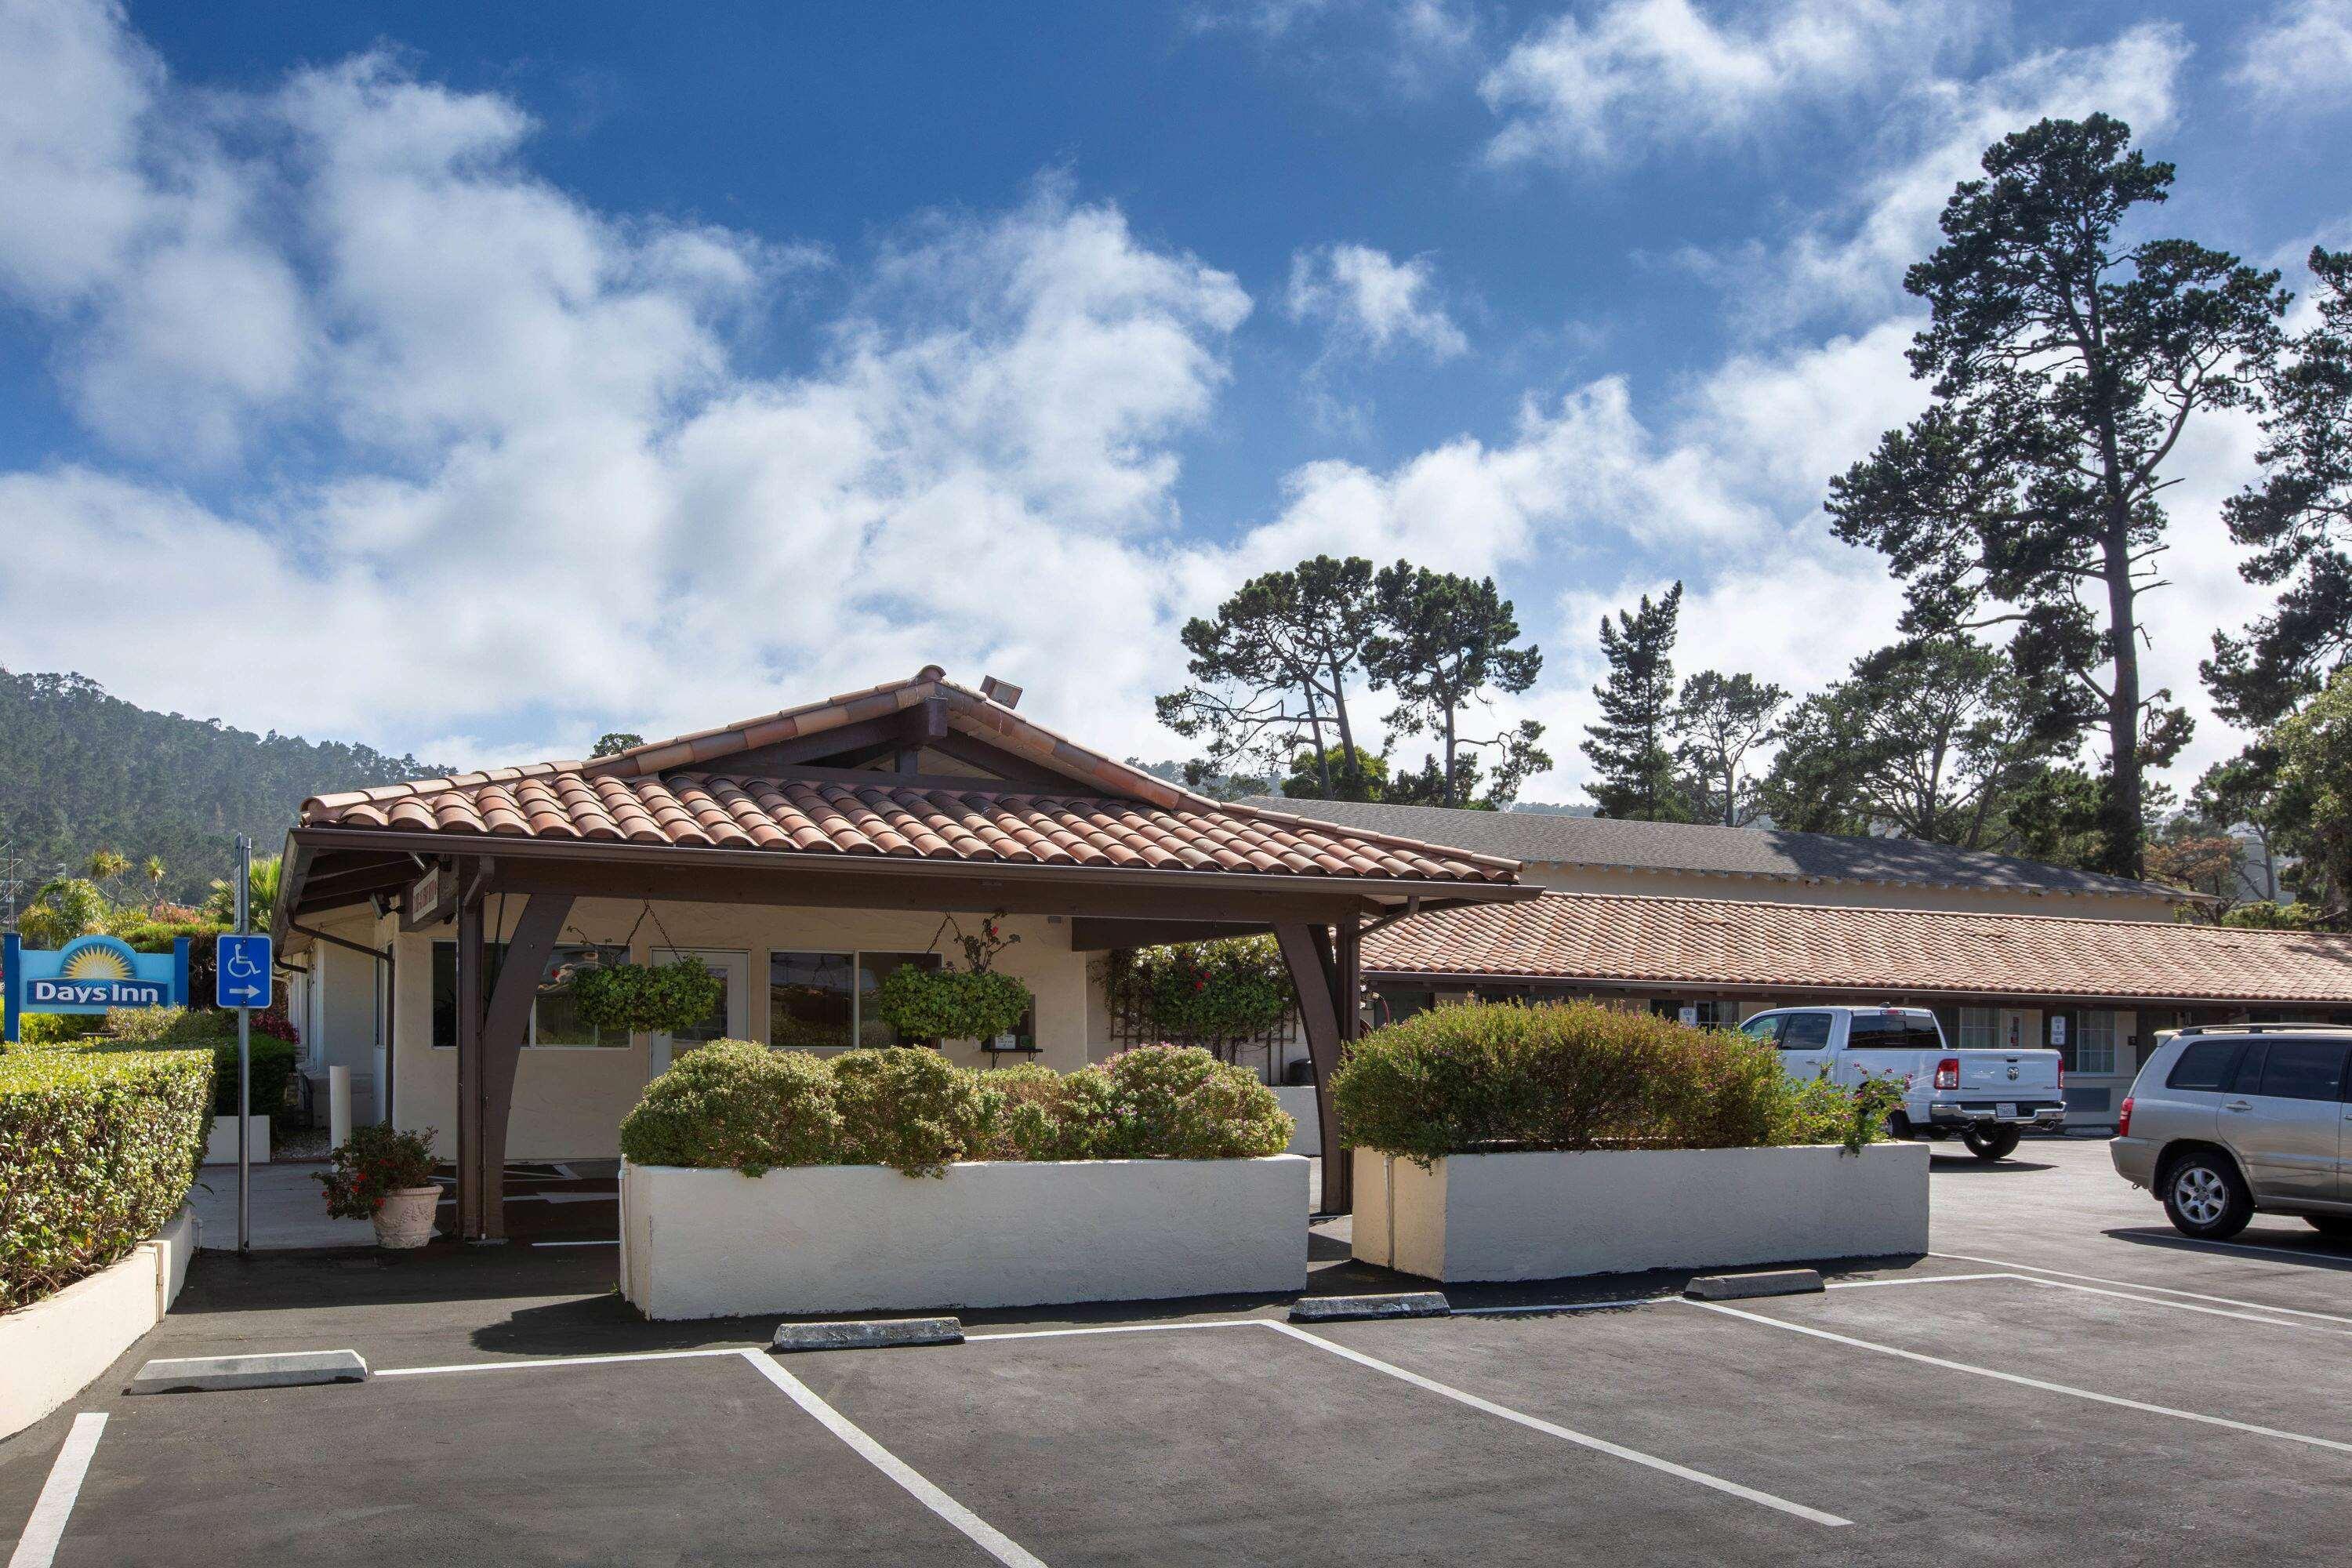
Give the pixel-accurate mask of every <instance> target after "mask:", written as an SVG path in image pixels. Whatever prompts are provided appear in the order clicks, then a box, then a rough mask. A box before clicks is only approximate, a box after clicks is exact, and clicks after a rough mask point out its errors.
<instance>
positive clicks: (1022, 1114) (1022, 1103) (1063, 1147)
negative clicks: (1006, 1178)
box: [988, 1064, 1118, 1160]
mask: <svg viewBox="0 0 2352 1568" xmlns="http://www.w3.org/2000/svg"><path fill="white" fill-rule="evenodd" d="M988 1085H989V1087H990V1088H991V1089H994V1090H996V1091H997V1092H998V1093H999V1094H1001V1095H1003V1097H1004V1109H1003V1113H1002V1114H1001V1115H1000V1116H999V1118H998V1120H997V1126H996V1135H995V1137H994V1139H993V1140H992V1142H991V1143H990V1146H989V1158H991V1159H993V1160H1099V1159H1103V1158H1105V1157H1106V1156H1105V1154H1104V1150H1105V1149H1107V1148H1108V1147H1109V1145H1110V1142H1111V1140H1112V1132H1113V1130H1114V1129H1115V1128H1116V1127H1117V1125H1118V1110H1117V1099H1118V1091H1117V1089H1114V1088H1113V1087H1112V1084H1111V1080H1110V1077H1109V1075H1108V1074H1107V1073H1105V1072H1103V1071H1102V1070H1101V1069H1100V1068H1081V1069H1080V1070H1078V1071H1076V1072H1071V1073H1060V1072H1055V1070H1054V1069H1053V1068H1047V1067H1039V1066H1036V1065H1034V1064H1024V1065H1022V1066H1019V1067H1009V1068H998V1069H996V1070H995V1071H994V1072H992V1073H990V1074H988Z"/></svg>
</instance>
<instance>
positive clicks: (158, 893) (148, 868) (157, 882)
mask: <svg viewBox="0 0 2352 1568" xmlns="http://www.w3.org/2000/svg"><path fill="white" fill-rule="evenodd" d="M139 869H140V872H141V874H142V875H143V876H144V877H145V878H146V879H147V907H148V908H150V909H152V908H154V907H155V906H156V905H157V904H160V903H162V902H163V857H162V856H161V855H150V856H148V857H147V860H146V864H144V865H142V866H141V867H140V868H139Z"/></svg>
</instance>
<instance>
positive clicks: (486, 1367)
mask: <svg viewBox="0 0 2352 1568" xmlns="http://www.w3.org/2000/svg"><path fill="white" fill-rule="evenodd" d="M748 1353H750V1352H747V1351H746V1350H744V1348H743V1347H742V1346H741V1345H728V1346H726V1347H724V1348H723V1349H722V1348H718V1347H713V1348H711V1349H709V1350H691V1351H626V1352H621V1353H618V1354H615V1355H551V1356H534V1357H531V1358H530V1359H529V1360H524V1361H462V1362H457V1363H452V1364H451V1365H448V1366H384V1367H378V1368H376V1369H375V1371H374V1373H373V1374H372V1375H373V1376H376V1377H431V1376H435V1375H437V1374H439V1373H446V1372H530V1371H533V1370H535V1369H537V1368H539V1367H542V1366H612V1365H615V1364H617V1363H621V1362H629V1361H692V1360H696V1359H698V1358H699V1357H704V1356H718V1355H745V1354H748Z"/></svg>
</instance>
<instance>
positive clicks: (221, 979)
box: [213, 833, 276, 1252]
mask: <svg viewBox="0 0 2352 1568" xmlns="http://www.w3.org/2000/svg"><path fill="white" fill-rule="evenodd" d="M252 889H253V840H252V839H250V838H248V837H246V836H245V835H244V834H242V833H240V834H238V835H237V836H236V932H235V933H234V934H233V935H225V936H223V937H222V938H221V939H220V941H219V943H218V944H217V945H216V946H215V949H214V963H213V1005H215V1006H216V1007H234V1008H236V1249H237V1250H238V1251H239V1252H249V1251H251V1250H252V1248H253V1152H252V1150H251V1149H250V1148H249V1147H248V1146H247V1145H248V1143H249V1142H250V1141H251V1139H252V1135H253V1126H252V1123H253V1010H254V1009H255V1008H256V1007H267V1006H268V1005H269V995H270V988H271V984H272V982H273V980H274V979H275V973H276V965H275V963H273V957H274V955H273V954H272V953H271V952H270V951H269V947H270V942H269V938H268V935H267V934H261V935H256V934H254V933H253V932H251V931H248V930H247V927H248V926H250V925H251V924H252V919H253V910H252V908H251V905H250V903H249V902H248V900H249V898H250V895H251V892H252Z"/></svg>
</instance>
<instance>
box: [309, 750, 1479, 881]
mask: <svg viewBox="0 0 2352 1568" xmlns="http://www.w3.org/2000/svg"><path fill="white" fill-rule="evenodd" d="M303 823H304V826H314V827H316V826H334V827H353V828H378V829H386V828H388V829H392V830H395V831H404V832H414V833H419V834H428V833H446V834H466V835H484V834H487V835H490V836H492V837H532V838H550V839H572V840H601V841H604V842H607V843H615V844H618V843H630V844H647V845H666V846H677V847H694V848H716V849H766V850H773V851H776V852H777V853H779V854H799V855H825V856H893V857H904V858H926V859H933V860H966V861H999V862H1013V863H1025V864H1032V865H1045V866H1104V867H1130V868H1156V869H1165V870H1181V871H1240V872H1253V873H1263V874H1267V875H1276V876H1278V875H1284V874H1291V875H1297V876H1307V877H1363V878H1384V879H1412V880H1423V881H1463V882H1481V883H1502V884H1507V883H1509V882H1511V881H1512V880H1513V879H1514V873H1515V871H1516V869H1517V868H1516V867H1515V866H1514V865H1513V864H1512V863H1511V862H1508V861H1498V860H1493V859H1488V858H1475V857H1470V856H1465V855H1463V854H1461V853H1460V852H1458V851H1455V850H1449V849H1432V848H1429V847H1425V846H1422V845H1416V844H1412V843H1410V842H1408V841H1406V840H1402V839H1394V838H1387V837H1380V836H1377V835H1371V834H1360V833H1349V832H1345V831H1343V830H1339V829H1335V828H1331V827H1328V826H1323V825H1321V824H1313V823H1302V822H1295V821H1291V820H1287V819H1285V818H1283V817H1280V816H1276V815H1274V814H1272V813H1265V812H1252V811H1242V810H1233V809H1227V808H1223V807H1221V806H1219V805H1216V804H1215V803H1213V802H1203V803H1202V805H1200V806H1198V807H1195V806H1192V805H1189V804H1180V805H1175V806H1161V805H1154V804H1152V803H1151V802H1149V801H1140V800H1122V799H1117V798H1110V797H1106V796H1102V795H1054V794H1050V793H1038V792H1034V791H1023V792H1008V791H1006V790H1003V789H1002V788H998V787H989V788H974V789H955V788H950V787H947V786H945V785H941V784H894V783H891V782H888V776H887V775H880V774H877V782H876V783H874V784H850V783H847V782H845V781H841V780H837V779H827V780H813V779H797V778H784V779H771V778H747V777H739V776H736V775H732V774H728V773H672V774H670V775H669V776H668V777H667V778H658V779H647V778H616V777H613V776H611V775H609V774H605V775H593V774H589V773H584V772H583V771H581V770H580V769H578V768H576V767H564V766H562V765H559V764H548V765H545V766H542V767H536V768H509V769H499V770H496V771H494V772H492V773H487V774H469V775H467V776H466V777H464V778H460V779H453V780H449V781H446V784H444V785H443V787H440V788H438V789H434V790H430V791H420V792H415V793H411V794H406V795H402V794H399V793H397V792H386V791H383V790H369V791H365V792H362V793H360V794H357V795H339V796H328V797H324V798H322V799H320V800H317V801H313V802H311V803H310V806H309V807H307V808H306V809H305V811H304V814H303Z"/></svg>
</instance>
